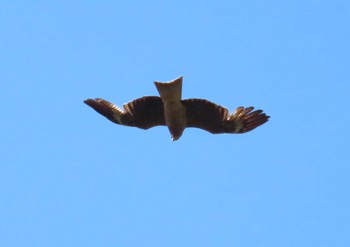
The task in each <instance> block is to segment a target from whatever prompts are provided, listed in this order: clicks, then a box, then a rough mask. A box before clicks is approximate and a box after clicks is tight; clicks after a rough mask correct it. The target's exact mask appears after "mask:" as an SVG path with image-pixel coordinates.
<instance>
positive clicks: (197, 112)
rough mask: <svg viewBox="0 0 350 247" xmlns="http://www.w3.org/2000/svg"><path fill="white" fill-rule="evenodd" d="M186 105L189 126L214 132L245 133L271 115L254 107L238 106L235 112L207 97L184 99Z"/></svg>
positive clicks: (264, 121)
mask: <svg viewBox="0 0 350 247" xmlns="http://www.w3.org/2000/svg"><path fill="white" fill-rule="evenodd" d="M182 103H183V104H184V105H185V106H186V112H187V114H186V115H187V127H196V128H201V129H204V130H206V131H209V132H211V133H214V134H218V133H245V132H248V131H251V130H253V129H255V128H256V127H258V126H260V125H262V124H264V123H266V122H267V121H268V119H269V116H266V114H265V113H262V110H256V111H253V110H254V107H252V106H251V107H247V108H244V107H242V106H240V107H238V108H237V109H236V110H235V112H234V113H232V114H229V113H228V110H227V109H226V108H224V107H222V106H220V105H217V104H215V103H213V102H210V101H208V100H205V99H186V100H182Z"/></svg>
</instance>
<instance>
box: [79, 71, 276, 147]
mask: <svg viewBox="0 0 350 247" xmlns="http://www.w3.org/2000/svg"><path fill="white" fill-rule="evenodd" d="M182 82H183V76H180V77H178V78H176V79H174V80H172V81H167V82H160V81H155V82H154V84H155V86H156V88H157V90H158V93H159V96H144V97H140V98H137V99H134V100H132V101H130V102H128V103H126V104H124V105H123V108H121V107H119V106H117V105H115V104H114V103H112V102H110V101H107V100H105V99H102V98H94V99H91V98H88V99H86V100H84V103H85V104H87V105H88V106H90V107H91V108H93V109H94V110H95V111H97V112H98V113H100V114H101V115H103V116H105V117H106V118H107V119H109V120H110V121H112V122H114V123H116V124H119V125H124V126H132V127H138V128H141V129H145V130H146V129H149V128H152V127H155V126H167V127H168V129H169V132H170V134H171V139H172V141H176V140H178V139H179V138H180V137H181V136H182V134H183V132H184V130H185V129H186V128H189V127H194V128H200V129H203V130H205V131H208V132H210V133H213V134H220V133H236V134H241V133H246V132H249V131H251V130H253V129H255V128H256V127H258V126H260V125H262V124H264V123H266V122H267V121H268V120H269V118H270V116H268V115H266V113H264V112H263V110H254V109H255V108H254V107H253V106H249V107H243V106H239V107H237V108H236V109H235V111H233V112H232V113H230V112H229V111H228V109H226V108H225V107H223V106H221V105H218V104H215V103H213V102H211V101H209V100H207V99H201V98H189V99H182Z"/></svg>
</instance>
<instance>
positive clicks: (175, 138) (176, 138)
mask: <svg viewBox="0 0 350 247" xmlns="http://www.w3.org/2000/svg"><path fill="white" fill-rule="evenodd" d="M179 138H180V136H178V137H174V136H171V140H172V141H173V142H174V141H176V140H178V139H179Z"/></svg>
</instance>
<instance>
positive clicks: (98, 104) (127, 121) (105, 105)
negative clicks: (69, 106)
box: [84, 96, 165, 129]
mask: <svg viewBox="0 0 350 247" xmlns="http://www.w3.org/2000/svg"><path fill="white" fill-rule="evenodd" d="M84 103H85V104H87V105H89V106H90V107H92V108H93V109H94V110H95V111H97V112H98V113H100V114H101V115H103V116H105V117H106V118H108V119H109V120H111V121H112V122H114V123H117V124H121V125H126V126H134V127H138V128H142V129H148V128H151V127H154V126H157V125H165V119H164V107H163V102H162V100H161V98H160V97H157V96H145V97H142V98H138V99H135V100H132V101H130V102H128V103H126V104H124V105H123V107H124V109H121V108H120V107H118V106H117V105H115V104H113V103H112V102H109V101H107V100H105V99H101V98H96V99H87V100H85V101H84Z"/></svg>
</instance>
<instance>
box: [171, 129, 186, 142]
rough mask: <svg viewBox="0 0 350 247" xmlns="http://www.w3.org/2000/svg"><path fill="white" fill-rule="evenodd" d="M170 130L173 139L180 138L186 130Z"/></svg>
mask: <svg viewBox="0 0 350 247" xmlns="http://www.w3.org/2000/svg"><path fill="white" fill-rule="evenodd" d="M169 130H170V134H171V140H172V141H176V140H178V139H179V138H180V137H181V136H182V133H183V131H184V129H183V128H171V129H169Z"/></svg>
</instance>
